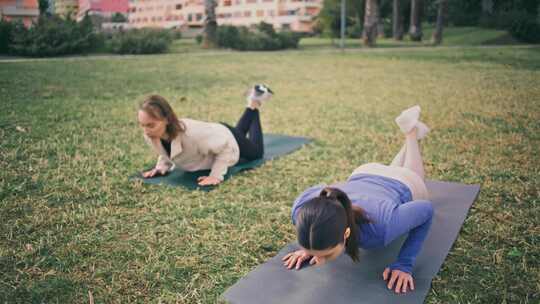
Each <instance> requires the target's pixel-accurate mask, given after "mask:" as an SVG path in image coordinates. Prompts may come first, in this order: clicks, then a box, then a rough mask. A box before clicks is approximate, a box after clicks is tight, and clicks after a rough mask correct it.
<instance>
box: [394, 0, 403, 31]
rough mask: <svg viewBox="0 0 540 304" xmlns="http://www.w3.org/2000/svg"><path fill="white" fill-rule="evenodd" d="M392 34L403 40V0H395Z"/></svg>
mask: <svg viewBox="0 0 540 304" xmlns="http://www.w3.org/2000/svg"><path fill="white" fill-rule="evenodd" d="M392 33H393V34H392V36H393V37H394V39H395V40H403V16H402V15H401V0H394V2H393V7H392Z"/></svg>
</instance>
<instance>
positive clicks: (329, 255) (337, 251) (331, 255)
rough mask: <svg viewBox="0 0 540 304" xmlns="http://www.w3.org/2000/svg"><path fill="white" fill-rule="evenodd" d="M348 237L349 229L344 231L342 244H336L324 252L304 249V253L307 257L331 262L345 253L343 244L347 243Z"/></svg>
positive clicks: (349, 234)
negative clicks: (310, 256)
mask: <svg viewBox="0 0 540 304" xmlns="http://www.w3.org/2000/svg"><path fill="white" fill-rule="evenodd" d="M349 236H351V228H347V229H345V234H344V235H343V242H341V243H339V244H337V245H336V246H334V247H332V248H328V249H324V250H313V249H305V248H304V251H305V252H307V253H308V254H309V255H312V256H316V257H318V258H321V259H323V260H325V261H333V260H335V259H337V257H338V256H340V255H341V254H342V253H343V252H344V251H345V242H346V241H347V239H348V238H349Z"/></svg>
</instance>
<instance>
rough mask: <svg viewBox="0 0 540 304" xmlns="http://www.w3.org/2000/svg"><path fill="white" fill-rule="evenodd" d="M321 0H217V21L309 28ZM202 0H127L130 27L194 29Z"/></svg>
mask: <svg viewBox="0 0 540 304" xmlns="http://www.w3.org/2000/svg"><path fill="white" fill-rule="evenodd" d="M321 8H322V0H218V6H217V7H216V17H217V22H218V24H219V25H224V24H229V25H236V26H240V25H242V26H248V27H249V26H253V25H255V24H258V23H260V22H262V21H264V22H266V23H270V24H272V25H273V26H274V28H275V29H278V30H280V29H281V30H291V31H295V32H311V31H312V27H313V23H314V18H315V17H316V16H317V15H318V14H319V12H320V10H321ZM204 19H205V13H204V0H130V2H129V23H130V26H131V27H135V28H141V27H160V28H179V29H183V30H186V29H196V28H202V27H203V26H204Z"/></svg>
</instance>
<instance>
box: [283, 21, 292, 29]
mask: <svg viewBox="0 0 540 304" xmlns="http://www.w3.org/2000/svg"><path fill="white" fill-rule="evenodd" d="M281 29H282V30H290V29H291V25H290V24H289V23H283V24H282V25H281Z"/></svg>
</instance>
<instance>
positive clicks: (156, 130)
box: [137, 110, 167, 138]
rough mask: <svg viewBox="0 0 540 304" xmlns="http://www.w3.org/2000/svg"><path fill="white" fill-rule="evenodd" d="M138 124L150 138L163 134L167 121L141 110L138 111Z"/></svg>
mask: <svg viewBox="0 0 540 304" xmlns="http://www.w3.org/2000/svg"><path fill="white" fill-rule="evenodd" d="M137 116H138V118H139V125H140V126H141V128H142V129H143V132H144V134H145V135H146V136H148V137H150V138H160V137H163V136H164V135H165V131H166V129H167V121H165V120H159V119H155V118H153V117H152V116H150V115H148V113H146V112H145V111H143V110H139V113H138V115H137Z"/></svg>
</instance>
